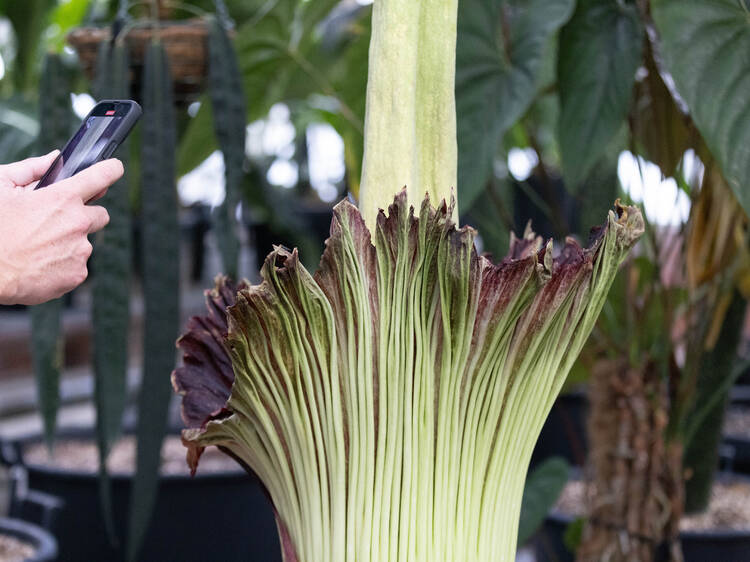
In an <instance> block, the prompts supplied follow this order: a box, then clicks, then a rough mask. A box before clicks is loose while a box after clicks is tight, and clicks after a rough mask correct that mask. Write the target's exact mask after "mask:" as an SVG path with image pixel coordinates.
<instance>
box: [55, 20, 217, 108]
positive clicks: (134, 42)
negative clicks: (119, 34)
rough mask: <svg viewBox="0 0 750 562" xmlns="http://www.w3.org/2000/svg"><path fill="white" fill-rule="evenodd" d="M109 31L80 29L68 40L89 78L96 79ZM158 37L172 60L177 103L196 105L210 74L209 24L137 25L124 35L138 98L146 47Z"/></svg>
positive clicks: (97, 28) (172, 22)
mask: <svg viewBox="0 0 750 562" xmlns="http://www.w3.org/2000/svg"><path fill="white" fill-rule="evenodd" d="M111 31H112V30H111V28H110V27H109V26H107V27H79V28H77V29H74V30H73V31H71V32H70V33H69V34H68V36H67V41H68V43H69V44H70V45H71V46H72V47H73V48H74V49H75V51H76V52H77V53H78V58H79V59H80V62H81V67H82V68H83V71H84V72H85V74H86V76H88V77H89V78H90V79H93V78H94V75H95V73H96V58H97V56H98V53H99V45H100V44H101V43H102V42H103V41H109V40H110V39H111V36H112V33H111ZM155 34H157V35H158V37H159V39H160V40H161V42H162V43H163V44H164V49H165V51H166V53H167V58H168V59H169V67H170V73H171V75H172V81H173V84H174V93H175V102H176V103H179V104H185V103H190V102H192V101H195V100H196V99H197V98H198V96H199V95H200V93H201V92H202V90H203V87H204V83H205V78H206V74H207V71H208V23H207V22H206V21H205V20H203V19H200V18H195V19H190V20H182V21H179V22H175V21H164V22H160V23H159V24H158V26H154V24H153V23H152V22H146V21H144V22H143V25H136V26H134V27H132V28H131V29H129V30H128V31H127V32H126V34H125V43H126V44H127V46H128V51H129V54H130V71H131V84H132V85H133V92H134V94H135V95H136V97H137V94H138V93H139V92H140V75H141V68H142V67H143V59H144V55H145V51H146V47H147V46H148V44H149V43H150V41H151V40H152V38H153V37H154V35H155Z"/></svg>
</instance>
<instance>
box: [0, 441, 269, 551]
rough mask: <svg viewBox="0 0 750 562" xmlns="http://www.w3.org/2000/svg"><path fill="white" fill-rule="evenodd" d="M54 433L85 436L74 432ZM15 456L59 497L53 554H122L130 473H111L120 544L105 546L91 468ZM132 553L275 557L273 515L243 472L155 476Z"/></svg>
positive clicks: (32, 482)
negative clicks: (143, 529)
mask: <svg viewBox="0 0 750 562" xmlns="http://www.w3.org/2000/svg"><path fill="white" fill-rule="evenodd" d="M61 437H67V438H79V439H84V438H86V437H84V435H82V434H77V435H67V436H65V435H62V436H61ZM87 437H88V436H87ZM88 438H90V437H88ZM39 440H40V437H38V436H35V437H32V438H29V439H23V440H20V441H18V442H16V443H15V447H14V449H15V450H16V451H21V450H22V448H23V446H24V445H25V444H28V443H30V442H34V441H39ZM5 451H6V455H5V456H6V459H5V460H6V462H7V461H8V460H14V459H8V458H7V447H6V448H5ZM15 461H17V462H19V463H21V464H22V465H23V466H24V467H25V468H26V471H27V473H28V484H29V486H30V487H32V488H34V489H36V490H41V491H44V492H47V493H50V494H54V495H55V496H58V497H60V498H61V499H62V500H63V501H64V502H65V505H64V508H63V510H62V512H61V513H60V516H59V517H58V521H57V524H56V529H55V534H56V535H57V538H58V543H59V550H60V556H59V560H61V561H76V562H78V561H83V560H107V561H118V560H122V559H123V558H124V555H125V553H124V550H125V549H124V546H123V545H124V541H125V540H126V537H127V519H128V509H129V497H130V489H131V483H132V477H131V476H129V475H124V474H114V475H112V477H111V481H112V499H113V506H114V517H115V526H116V530H117V534H118V538H119V539H120V545H119V546H118V547H112V546H111V545H110V544H109V542H108V539H107V533H106V530H105V527H104V521H103V518H102V515H101V511H100V509H101V508H100V502H99V491H98V485H99V483H98V476H97V475H96V474H91V473H85V472H77V471H71V470H63V469H59V468H51V467H46V466H37V465H29V464H26V463H24V462H23V459H22V458H20V459H15ZM138 560H139V561H142V562H149V561H159V562H167V561H180V562H191V561H195V562H205V561H209V560H217V561H218V560H221V561H222V562H225V561H226V562H231V561H235V560H236V561H238V562H239V561H242V562H254V561H257V562H275V561H280V560H281V551H280V547H279V541H278V535H277V530H276V523H275V521H274V517H273V512H272V509H271V505H270V502H269V501H268V499H267V497H266V496H265V494H264V492H263V490H262V488H261V485H260V483H259V482H258V481H257V479H255V478H252V477H250V476H248V475H247V474H246V473H244V472H227V473H211V474H200V471H199V473H198V474H197V475H196V476H195V477H194V478H191V477H189V476H187V475H185V476H182V475H166V476H163V477H162V478H161V481H160V484H159V496H158V500H157V503H156V506H155V508H154V511H153V515H152V518H151V525H150V527H149V530H148V532H147V535H146V538H145V540H144V544H143V547H142V549H141V551H140V555H139V557H138Z"/></svg>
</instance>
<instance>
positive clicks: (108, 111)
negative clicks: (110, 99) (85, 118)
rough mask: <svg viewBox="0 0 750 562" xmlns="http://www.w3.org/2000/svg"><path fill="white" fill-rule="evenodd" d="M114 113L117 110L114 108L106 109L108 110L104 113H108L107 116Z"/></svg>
mask: <svg viewBox="0 0 750 562" xmlns="http://www.w3.org/2000/svg"><path fill="white" fill-rule="evenodd" d="M114 114H115V110H114V109H109V110H107V111H106V112H105V113H104V115H107V116H109V115H114Z"/></svg>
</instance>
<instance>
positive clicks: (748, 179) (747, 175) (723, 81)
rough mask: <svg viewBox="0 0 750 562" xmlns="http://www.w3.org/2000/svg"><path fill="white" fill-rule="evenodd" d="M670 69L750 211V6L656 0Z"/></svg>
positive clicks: (726, 0)
mask: <svg viewBox="0 0 750 562" xmlns="http://www.w3.org/2000/svg"><path fill="white" fill-rule="evenodd" d="M652 14H653V18H654V21H655V23H656V27H657V30H658V32H659V35H660V37H661V51H662V55H663V57H664V62H665V63H666V69H667V70H668V71H669V72H670V74H671V75H672V78H674V83H675V85H676V87H677V91H678V92H679V94H680V96H681V97H682V98H683V99H684V100H685V101H686V102H687V105H688V106H689V108H690V113H691V115H692V117H693V120H694V122H695V125H696V126H697V128H698V130H699V131H700V132H701V134H702V135H703V138H704V139H705V140H706V144H707V145H708V148H709V150H710V151H711V153H712V154H713V156H714V157H715V158H716V160H717V161H718V162H719V165H720V166H721V169H722V172H723V174H724V177H725V178H726V180H727V183H729V185H730V187H731V188H732V190H733V191H734V193H735V195H736V196H737V199H739V201H740V204H741V205H742V207H743V208H744V209H745V211H747V212H750V95H748V93H749V92H750V56H748V53H750V6H749V5H748V2H747V0H712V1H710V2H707V1H705V0H654V1H653V2H652Z"/></svg>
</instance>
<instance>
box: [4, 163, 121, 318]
mask: <svg viewBox="0 0 750 562" xmlns="http://www.w3.org/2000/svg"><path fill="white" fill-rule="evenodd" d="M56 156H57V151H55V152H51V153H50V154H47V155H46V156H41V157H39V158H29V159H27V160H23V161H21V162H16V163H13V164H8V165H5V166H0V304H39V303H42V302H45V301H48V300H51V299H54V298H57V297H60V296H62V295H63V294H65V293H67V292H68V291H70V290H72V289H73V288H75V287H77V286H78V285H80V284H81V283H82V282H83V281H84V280H85V279H86V277H87V276H88V269H87V266H86V262H87V261H88V258H89V256H90V255H91V251H92V247H91V244H90V243H89V241H88V238H87V236H88V234H90V233H92V232H96V231H97V230H100V229H102V228H104V226H105V225H106V224H107V223H108V222H109V215H108V214H107V211H106V209H105V208H104V207H100V206H90V205H86V203H88V202H90V201H93V200H95V199H98V198H99V197H101V196H102V195H104V193H106V191H107V188H108V187H109V186H110V185H112V184H113V183H114V182H115V181H117V180H118V179H119V178H120V177H121V176H122V174H123V167H122V163H121V162H120V161H119V160H115V159H111V160H105V161H103V162H99V163H98V164H94V165H93V166H91V167H89V168H87V169H85V170H83V171H81V172H79V173H77V174H76V175H74V176H73V177H71V178H68V179H65V180H62V181H59V182H57V183H54V184H52V185H50V186H47V187H45V188H43V189H39V190H33V189H32V188H33V185H32V184H33V183H34V182H36V181H37V180H39V178H41V176H42V175H43V174H44V172H45V171H46V170H47V168H49V166H50V165H51V164H52V162H53V160H54V159H55V157H56Z"/></svg>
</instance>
